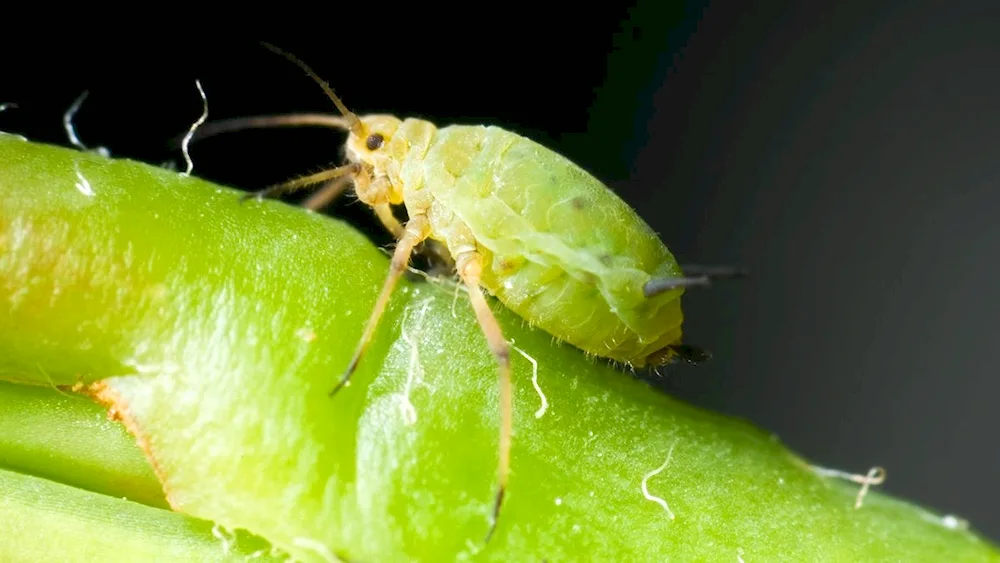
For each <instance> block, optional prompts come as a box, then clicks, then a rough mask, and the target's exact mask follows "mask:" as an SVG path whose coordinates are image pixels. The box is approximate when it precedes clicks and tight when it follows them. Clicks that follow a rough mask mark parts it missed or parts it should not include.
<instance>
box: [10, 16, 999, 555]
mask: <svg viewBox="0 0 1000 563" xmlns="http://www.w3.org/2000/svg"><path fill="white" fill-rule="evenodd" d="M707 4H708V3H705V2H702V3H698V2H688V3H677V2H675V3H666V2H655V1H653V0H643V1H640V2H638V3H637V4H636V5H635V6H631V7H627V6H617V5H616V6H605V7H593V8H588V9H581V8H575V9H574V10H573V11H572V12H571V13H566V12H563V13H560V14H558V15H557V16H546V15H544V14H541V13H535V12H531V13H528V12H517V13H514V14H513V15H511V14H510V13H506V12H505V14H504V15H501V14H497V13H490V14H485V13H484V14H479V15H477V14H475V13H474V12H475V11H476V10H478V9H479V8H474V7H468V8H466V9H465V10H466V11H467V12H468V13H466V14H460V13H456V12H454V11H451V13H450V16H451V17H457V16H464V17H466V18H467V20H466V21H462V22H454V21H452V20H449V19H446V18H444V17H441V16H439V15H433V16H432V15H430V14H426V13H425V14H424V15H423V16H422V17H411V16H410V15H404V14H401V13H397V12H395V11H394V10H392V9H389V8H388V7H387V6H385V5H380V6H377V7H374V8H372V9H371V10H370V11H369V12H368V13H366V14H363V15H356V14H353V13H350V14H345V13H343V12H338V13H337V16H338V18H339V19H338V21H337V22H336V23H331V25H330V26H329V27H328V28H327V29H326V32H325V33H323V34H306V33H302V34H298V35H286V36H284V37H281V36H278V37H266V38H265V39H266V40H268V41H270V42H273V43H276V44H278V45H279V46H281V47H282V48H284V49H287V50H289V51H291V52H293V53H295V54H297V55H298V56H300V57H301V58H303V59H305V60H306V61H307V62H308V63H309V64H311V65H312V66H313V67H314V68H315V69H316V71H317V72H318V73H319V74H320V75H321V76H323V77H325V78H326V79H328V81H329V82H330V83H331V84H332V85H333V87H334V88H335V89H336V90H337V91H338V93H340V94H341V95H342V97H343V98H344V101H345V102H346V103H347V104H348V106H349V107H351V108H352V109H354V110H355V111H357V112H359V113H366V112H391V113H395V114H399V115H406V116H420V117H424V118H427V119H431V120H434V121H436V122H438V123H439V124H441V125H445V124H448V123H452V122H463V123H490V124H496V125H500V126H503V127H506V128H508V129H511V130H514V131H517V132H520V133H522V134H525V135H528V136H531V137H533V138H535V139H536V140H538V141H540V142H542V143H544V144H546V145H548V146H550V147H552V148H554V149H556V150H558V151H559V152H561V153H563V154H565V155H567V156H569V157H570V158H572V159H573V160H575V161H576V162H578V163H580V164H581V165H582V166H584V167H585V168H587V169H588V170H590V171H591V172H593V173H594V174H596V175H597V176H598V177H600V178H602V179H604V180H606V181H608V183H609V184H610V185H612V186H613V187H614V189H615V190H617V192H618V193H619V194H620V195H621V196H622V197H623V198H624V199H625V200H626V201H628V202H630V203H631V204H633V205H634V206H635V207H636V208H637V209H638V211H639V213H640V214H641V215H642V216H643V217H644V218H646V219H647V220H648V221H649V223H650V224H651V225H653V227H654V228H655V229H656V230H657V231H658V232H659V233H660V234H661V235H662V238H663V239H664V241H666V242H667V244H668V245H669V246H670V247H671V249H673V250H674V252H675V254H676V255H677V256H678V258H679V259H680V260H681V261H682V262H689V263H690V262H695V263H731V264H739V265H742V266H745V267H747V268H749V269H750V270H751V271H752V273H753V277H752V278H751V279H750V280H747V281H745V282H740V283H731V284H727V285H720V286H717V288H716V289H713V290H710V291H700V292H694V291H693V292H689V293H688V295H687V296H686V297H685V311H686V315H687V324H686V340H687V341H688V342H689V343H695V344H699V345H702V346H704V347H706V348H709V349H711V350H712V351H713V352H714V354H715V359H714V361H713V362H712V363H710V364H708V365H705V366H702V367H698V368H693V367H687V366H680V367H677V368H672V369H670V370H669V374H668V376H667V379H666V380H663V381H660V382H659V383H660V384H661V385H662V386H663V387H664V388H665V389H666V390H667V391H668V392H670V393H672V394H674V395H676V396H679V397H681V398H683V399H685V400H688V401H690V402H693V403H696V404H699V405H703V406H705V407H708V408H711V409H714V410H718V411H722V412H725V413H728V414H732V415H734V416H739V417H743V418H747V419H749V420H751V421H753V422H754V423H755V424H756V425H758V426H760V427H762V428H765V429H767V430H769V431H772V432H774V433H775V434H776V435H777V436H778V437H779V438H780V439H781V440H783V441H784V442H785V443H787V444H788V445H789V446H790V447H791V448H792V449H794V450H796V451H797V452H800V453H801V454H803V455H805V456H806V457H808V458H809V459H811V460H812V461H814V462H815V463H819V464H822V465H826V466H831V467H837V468H841V469H845V470H851V471H855V472H860V473H863V472H865V471H867V469H868V468H869V467H871V466H872V465H881V466H884V467H885V468H886V469H887V470H888V481H887V482H886V484H885V485H884V489H885V490H887V491H889V492H891V493H893V494H897V495H901V496H904V497H907V498H910V499H912V500H915V501H918V502H920V503H922V504H925V505H927V506H929V507H931V508H934V509H936V510H939V511H942V512H946V513H952V514H956V515H958V516H960V517H963V518H967V519H969V520H970V521H971V523H972V525H973V526H974V527H975V528H977V529H979V530H981V531H983V532H985V533H986V534H987V535H988V536H990V537H992V538H1000V514H998V513H997V512H995V511H994V510H992V508H993V506H994V505H995V502H996V500H997V494H996V492H997V486H996V477H997V470H998V469H1000V461H998V453H997V448H996V442H995V441H994V440H995V434H994V432H996V431H997V426H998V423H1000V414H998V413H997V410H996V407H995V402H996V400H997V397H998V396H1000V393H998V392H1000V383H998V378H997V366H998V363H1000V345H998V342H997V341H996V340H994V338H997V337H998V336H1000V301H998V299H997V297H996V289H997V287H1000V264H998V262H997V260H996V258H997V250H998V249H1000V225H998V224H995V223H994V222H995V221H996V220H997V219H998V218H1000V214H998V213H997V211H998V210H1000V5H998V7H997V8H994V7H991V5H990V3H987V2H981V3H978V4H981V6H980V5H978V4H977V3H972V2H968V3H965V4H963V3H962V2H949V3H945V2H936V3H932V2H924V3H920V2H908V3H903V2H900V3H898V4H893V3H882V4H881V5H880V7H873V6H872V5H867V4H861V3H856V5H853V6H852V5H850V4H851V3H836V4H834V3H826V4H824V3H822V2H798V3H796V2H769V3H767V7H766V8H763V7H748V4H749V3H743V2H733V3H730V4H728V5H724V4H720V3H714V4H713V5H711V6H708V5H707ZM338 9H339V8H338ZM483 9H486V8H483ZM303 15H304V16H308V14H303ZM317 17H319V16H318V15H317ZM379 18H388V19H387V20H386V19H383V20H380V19H379ZM373 22H375V23H373ZM376 23H377V25H376ZM7 49H8V50H7V52H17V53H21V55H20V56H17V57H10V58H7V59H5V61H4V69H3V74H2V76H0V101H7V102H16V103H18V104H19V106H20V107H19V108H18V109H15V110H10V111H7V112H4V113H3V114H0V129H3V130H6V131H11V132H18V133H21V134H24V135H26V136H28V137H29V138H31V139H34V140H39V141H47V142H54V143H59V144H66V137H65V134H64V132H63V130H62V122H61V120H62V114H63V112H64V111H65V110H66V109H67V108H68V107H69V105H70V104H71V103H72V102H73V100H74V98H76V97H77V96H78V95H79V94H80V93H81V92H82V91H83V90H84V89H89V91H90V95H89V98H88V99H87V101H86V102H85V103H84V105H83V107H82V109H81V110H80V112H79V114H78V115H77V117H76V125H77V131H78V133H79V136H80V138H81V140H82V141H83V142H84V143H86V144H88V145H90V146H95V145H102V146H106V147H108V148H109V149H110V150H111V152H112V154H113V155H115V156H120V157H129V158H134V159H138V160H143V161H147V162H151V163H156V164H159V163H162V162H165V161H168V160H173V161H174V162H175V163H177V164H178V165H181V166H182V165H183V161H182V160H181V157H180V153H179V152H178V151H177V150H175V149H172V148H171V147H170V146H169V145H168V144H167V142H168V140H169V139H170V138H172V137H175V136H176V135H178V134H181V133H183V132H184V131H185V130H186V129H187V127H188V126H189V125H190V123H191V122H192V121H193V120H194V119H195V118H196V117H197V116H198V115H199V113H200V111H201V101H200V99H199V97H198V94H197V91H196V89H195V85H194V80H195V79H196V78H198V79H201V81H202V84H203V86H204V88H205V90H206V92H207V94H208V100H209V108H210V118H211V119H213V120H214V119H220V118H226V117H236V116H244V115H252V114H260V113H281V112H290V111H333V110H334V108H333V106H332V105H331V104H330V103H329V102H328V101H327V100H326V99H325V98H324V96H323V94H322V92H321V91H320V89H319V88H318V87H317V86H316V85H315V84H313V83H311V82H310V81H309V79H308V78H306V77H305V76H304V75H303V74H302V73H301V71H299V70H298V69H297V68H295V67H294V66H292V65H291V64H289V63H288V62H287V61H285V60H284V59H282V58H281V57H278V56H276V55H274V54H273V53H270V52H269V51H267V50H265V49H263V48H262V47H260V46H259V45H257V44H256V42H255V40H254V39H248V38H241V39H231V38H226V39H221V38H219V36H218V35H217V34H216V33H214V32H211V31H204V32H198V31H197V30H192V31H189V32H177V33H175V34H172V35H157V36H153V35H152V34H151V35H150V36H147V37H145V38H144V39H142V40H136V39H134V38H130V39H128V40H126V39H122V40H120V41H116V40H114V39H109V38H107V37H104V38H95V37H89V36H87V37H69V36H68V37H66V38H65V39H51V40H47V42H46V43H44V44H42V46H40V47H33V48H31V49H26V48H24V47H23V45H22V44H18V45H14V44H11V45H9V46H7ZM341 142H342V136H341V135H340V134H339V133H337V132H335V131H326V130H318V129H280V130H277V129H275V130H265V131H249V132H244V133H240V134H231V135H225V136H221V137H217V138H213V139H208V140H205V141H203V142H201V143H197V144H195V145H193V147H192V151H191V153H192V156H193V158H194V161H195V173H196V174H198V175H200V176H203V177H206V178H208V179H211V180H215V181H218V182H221V183H225V184H228V185H234V186H237V187H242V188H246V189H257V188H260V187H263V186H266V185H267V184H270V183H274V182H280V181H282V180H286V179H288V178H290V177H293V176H297V175H300V174H303V173H306V172H311V171H316V170H319V169H321V168H322V167H324V166H326V165H328V164H331V163H338V162H340V158H341V154H342V153H341V152H340V151H341V149H340V143H341ZM330 212H331V213H333V214H335V215H337V216H340V217H345V218H347V219H348V220H350V221H352V222H354V223H355V224H356V225H358V226H359V227H361V228H363V229H366V230H368V231H369V232H370V233H371V234H372V236H373V237H375V239H376V240H377V241H378V243H379V244H387V243H389V242H390V241H389V240H388V239H387V238H386V237H385V235H384V234H383V232H382V231H381V229H380V228H378V227H377V225H376V223H375V222H374V221H373V220H372V218H371V215H370V213H369V212H368V211H367V210H366V209H365V208H364V207H363V206H361V205H359V204H357V203H352V202H351V201H350V200H343V201H341V202H339V203H338V204H337V205H335V206H333V207H332V208H331V210H330ZM991 343H992V344H991Z"/></svg>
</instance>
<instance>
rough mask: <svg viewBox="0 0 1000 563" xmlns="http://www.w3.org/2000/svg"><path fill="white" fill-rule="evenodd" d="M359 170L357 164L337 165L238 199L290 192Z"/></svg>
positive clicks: (352, 173) (349, 174) (351, 174)
mask: <svg viewBox="0 0 1000 563" xmlns="http://www.w3.org/2000/svg"><path fill="white" fill-rule="evenodd" d="M360 171H361V166H360V165H359V164H356V163H355V164H346V165H344V166H338V167H337V168H331V169H330V170H324V171H322V172H317V173H316V174H310V175H308V176H303V177H301V178H296V179H294V180H290V181H288V182H283V183H281V184H275V185H273V186H268V187H266V188H264V189H262V190H258V191H256V192H251V193H248V194H246V195H244V196H243V197H242V198H240V201H246V200H248V199H258V200H260V199H264V198H266V197H273V196H276V195H278V194H280V193H284V192H292V191H295V190H298V189H301V188H304V187H306V186H312V185H314V184H319V183H321V182H325V181H328V180H333V179H335V178H339V177H341V176H354V175H356V174H358V173H359V172H360Z"/></svg>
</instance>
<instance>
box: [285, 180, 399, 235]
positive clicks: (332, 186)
mask: <svg viewBox="0 0 1000 563" xmlns="http://www.w3.org/2000/svg"><path fill="white" fill-rule="evenodd" d="M350 185H351V176H341V177H339V178H334V179H333V180H330V181H329V182H327V183H326V184H324V185H323V187H322V188H320V189H319V191H317V192H316V193H314V194H313V195H311V196H309V199H307V200H305V201H304V202H303V203H302V207H305V208H306V209H312V210H313V211H319V210H320V209H322V208H324V207H326V206H327V205H330V204H331V203H333V200H335V199H337V198H338V197H340V194H342V193H344V190H346V189H347V187H348V186H350ZM397 238H398V237H397Z"/></svg>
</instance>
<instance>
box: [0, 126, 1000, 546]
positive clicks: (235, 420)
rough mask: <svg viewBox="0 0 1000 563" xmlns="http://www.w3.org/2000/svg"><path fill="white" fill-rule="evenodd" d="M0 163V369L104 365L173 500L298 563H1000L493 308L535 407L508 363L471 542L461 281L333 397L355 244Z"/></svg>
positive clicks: (373, 286)
mask: <svg viewBox="0 0 1000 563" xmlns="http://www.w3.org/2000/svg"><path fill="white" fill-rule="evenodd" d="M0 162H2V163H3V164H2V166H0V202H2V203H0V251H2V252H0V297H2V298H3V299H4V300H5V301H6V302H8V303H9V304H10V305H9V314H8V315H7V316H6V317H4V319H3V321H0V368H2V369H0V373H5V374H8V375H9V376H10V377H12V378H14V379H18V380H21V381H32V382H41V383H44V382H45V381H47V380H49V379H51V380H52V381H55V382H57V383H60V384H72V383H73V382H75V381H77V380H78V379H82V380H85V381H95V380H97V379H100V378H107V379H105V380H104V381H105V384H106V385H107V387H108V389H109V390H110V391H111V392H112V393H113V394H115V395H117V397H118V398H119V403H118V406H119V410H120V412H122V413H123V414H126V415H127V416H128V417H129V418H131V419H132V421H133V422H134V426H135V428H136V429H137V432H138V433H139V435H140V437H141V438H142V439H143V443H144V444H145V445H146V447H147V451H148V453H149V454H150V455H151V456H152V458H153V461H154V462H155V464H156V466H157V467H158V468H159V470H160V472H161V474H162V475H163V477H164V478H165V489H166V491H167V495H168V498H169V499H170V501H171V503H172V505H173V506H174V507H175V508H176V509H178V510H180V511H183V512H186V513H188V514H190V515H192V516H195V517H198V518H203V519H206V520H213V521H215V522H218V523H220V524H221V525H223V526H225V527H226V528H227V529H238V528H242V529H247V530H249V531H251V532H253V533H255V534H258V535H259V536H261V537H264V538H266V539H268V540H269V541H270V542H272V543H273V544H274V545H275V546H278V547H280V548H281V549H283V550H284V551H286V552H288V553H290V554H292V555H294V556H296V557H298V558H299V559H301V560H303V561H324V560H327V559H329V557H330V556H332V554H335V553H336V554H340V555H341V556H344V557H349V558H350V559H351V560H362V561H402V560H455V559H461V558H464V557H471V556H472V555H473V554H477V557H476V559H477V560H503V561H538V560H541V559H547V560H549V561H567V560H622V561H625V560H630V561H651V560H655V561H664V560H676V561H692V560H699V561H700V560H710V561H716V560H718V561H737V560H738V558H742V559H743V560H744V561H747V562H750V561H763V560H769V561H774V560H789V561H862V560H863V561H898V560H904V561H941V560H948V561H983V560H1000V555H998V553H997V551H996V550H995V548H994V547H993V546H992V545H991V544H989V543H987V542H985V541H983V540H982V539H980V538H979V537H978V536H977V535H975V534H974V533H973V532H971V531H969V530H964V529H961V528H960V527H956V526H954V525H951V524H952V522H953V521H952V520H949V519H942V518H940V517H939V516H937V515H934V514H931V513H930V512H927V511H925V510H923V509H921V508H919V507H915V506H911V505H909V504H907V503H904V502H902V501H899V500H895V499H892V498H888V497H885V496H883V495H880V494H878V493H872V494H870V495H869V496H868V498H867V499H866V502H865V504H864V506H863V507H862V508H861V509H859V510H855V509H854V495H855V492H856V489H855V487H854V486H848V485H845V484H843V483H842V482H839V481H834V480H830V479H826V478H821V477H820V476H818V475H816V474H815V473H813V472H812V471H810V470H809V469H807V468H806V467H804V465H803V464H802V462H801V460H799V459H797V458H796V457H795V456H794V455H792V454H791V453H789V452H788V451H787V450H786V449H785V448H784V447H783V446H782V445H781V444H780V443H779V442H778V441H776V440H774V439H772V437H770V436H768V435H766V434H764V433H762V432H760V431H758V430H755V429H754V428H752V427H751V426H750V425H748V424H746V423H744V422H741V421H736V420H732V419H728V418H724V417H721V416H718V415H715V414H712V413H708V412H705V411H702V410H699V409H695V408H692V407H689V406H687V405H684V404H682V403H679V402H677V401H675V400H673V399H671V398H669V397H667V396H665V395H663V394H661V393H658V392H656V391H654V390H652V389H650V388H649V387H648V386H647V385H645V384H643V383H641V382H639V381H637V380H635V379H633V378H631V377H630V376H628V375H627V374H624V373H621V372H618V371H615V370H613V369H611V368H609V367H607V366H605V365H603V364H602V363H599V362H594V361H591V360H588V359H587V358H585V357H584V355H583V354H582V353H581V352H580V351H578V350H576V349H574V348H571V347H569V346H559V345H554V344H552V339H551V337H550V336H548V335H547V334H545V333H543V332H541V331H534V330H529V329H528V328H526V326H525V323H524V322H523V321H522V320H521V319H520V318H518V317H517V316H515V315H513V314H512V313H510V312H509V311H505V310H503V309H502V308H501V307H500V306H499V305H498V304H496V302H493V303H494V309H495V310H496V311H497V313H498V317H499V320H500V322H501V324H502V325H503V328H504V330H505V332H506V335H507V337H508V338H509V339H513V340H514V341H515V344H516V346H518V347H519V348H521V349H523V350H525V351H526V352H527V353H529V354H530V355H532V356H533V357H534V358H535V359H536V360H537V361H538V364H539V372H538V380H539V384H540V386H541V388H542V390H543V391H544V392H545V394H546V397H547V400H548V410H547V411H546V412H545V413H544V415H543V416H541V417H540V418H536V416H535V413H536V411H537V410H538V409H539V401H540V399H539V396H538V395H537V394H536V392H535V390H534V388H533V387H532V385H531V364H530V363H529V362H528V361H527V360H525V359H524V358H522V357H521V356H520V355H515V356H514V377H515V436H514V446H513V451H512V469H513V474H512V477H511V482H510V488H509V495H508V499H507V503H506V505H505V507H504V511H503V513H502V515H501V522H500V526H499V528H498V530H497V533H496V535H495V536H494V538H493V540H492V541H491V543H490V544H489V545H488V546H486V547H485V548H484V547H483V546H482V544H481V539H482V537H483V535H484V534H485V532H486V529H487V525H488V521H489V520H488V518H489V512H490V508H491V503H492V494H493V483H494V472H495V466H496V456H497V451H496V450H497V425H498V421H499V414H498V409H497V390H496V387H497V383H496V367H495V363H494V361H493V359H492V357H491V356H490V354H489V352H488V350H487V347H486V344H485V342H484V340H483V337H482V335H481V333H480V331H479V328H478V326H477V325H476V323H475V321H474V317H473V315H472V313H471V311H470V310H469V306H468V302H467V300H466V299H465V297H464V295H462V294H460V295H459V299H458V304H457V306H456V307H455V309H454V313H453V309H452V304H453V294H454V292H453V290H452V287H451V286H450V285H445V284H430V283H426V282H421V281H419V280H418V281H409V282H407V283H404V284H402V286H401V289H400V291H399V293H397V295H396V297H395V299H394V300H393V304H392V307H391V309H390V311H389V312H388V314H387V315H386V317H385V321H384V324H383V325H382V328H381V330H380V331H379V333H378V336H377V341H376V343H375V345H374V346H372V348H371V349H370V352H369V354H368V356H367V357H366V359H365V361H364V362H363V363H362V365H361V368H360V369H359V371H358V373H357V376H356V378H355V380H354V384H353V385H352V386H351V387H348V388H347V389H345V390H344V391H342V392H341V393H340V394H339V395H338V396H337V397H335V398H334V399H332V400H331V399H329V398H328V397H327V391H328V389H329V388H330V386H331V385H332V383H333V382H334V380H335V378H336V377H337V376H338V375H339V374H340V373H341V371H342V370H343V368H344V367H345V365H346V363H347V361H348V359H349V358H350V355H351V352H352V351H353V347H354V345H355V343H356V339H357V338H358V336H359V335H360V333H361V328H362V324H363V322H364V320H365V319H366V317H367V315H368V313H369V311H370V308H371V306H372V303H373V302H374V299H375V295H376V294H377V292H378V290H379V287H380V286H381V283H382V280H383V278H384V276H385V273H386V271H387V268H388V260H387V258H386V256H385V254H384V253H382V252H380V251H379V250H378V249H376V248H374V247H372V246H371V245H370V244H369V243H368V242H367V240H366V239H365V238H363V237H362V236H361V235H360V234H358V233H357V232H355V231H354V230H352V229H351V228H349V227H348V226H346V225H344V224H342V223H340V222H338V221H334V220H331V219H328V218H324V217H321V216H318V215H315V214H310V213H306V212H304V211H303V210H301V209H296V208H292V207H290V206H287V205H285V204H282V203H279V202H264V203H263V204H255V203H249V204H243V205H240V204H239V203H238V202H237V198H238V192H236V191H235V190H229V189H226V188H222V187H219V186H215V185H212V184H208V183H206V182H203V181H200V180H197V179H194V178H186V177H182V176H179V175H177V174H176V173H173V172H169V171H167V170H161V169H157V168H154V167H149V166H145V165H140V164H136V163H131V162H125V161H108V160H105V159H102V158H100V157H97V156H94V155H89V154H82V153H79V152H75V151H71V150H66V149H61V148H56V147H49V146H43V145H36V144H31V143H27V142H24V141H20V140H16V139H15V138H13V137H0ZM84 181H85V182H84ZM80 186H84V187H83V188H81V187H80ZM39 367H40V368H41V369H39ZM42 373H44V374H46V375H45V379H42V375H41V374H42ZM730 376H732V377H739V374H738V373H734V374H730ZM404 397H406V400H405V401H404ZM408 406H409V407H411V408H412V409H411V408H408ZM114 447H116V448H118V447H121V446H120V443H117V442H115V443H114ZM671 451H672V455H671V458H670V464H669V465H668V466H667V467H666V468H665V469H664V470H663V471H662V472H660V473H659V474H657V475H655V476H652V477H650V478H649V479H648V482H647V484H648V489H649V492H650V493H651V494H654V495H658V496H660V497H662V498H663V499H665V501H666V502H667V503H669V508H670V510H671V512H672V513H673V514H674V518H673V519H671V518H669V517H668V513H667V511H666V510H665V509H664V507H663V506H661V505H660V504H658V503H656V502H653V501H650V500H647V499H646V498H644V496H643V493H642V489H641V485H642V483H643V478H644V476H645V475H647V474H648V473H649V472H650V471H652V470H654V469H656V468H658V467H659V466H661V464H663V462H664V460H665V458H666V457H667V455H668V452H671ZM0 533H3V532H0ZM0 539H2V543H4V544H5V545H6V546H8V547H7V549H8V550H9V549H10V548H9V545H10V542H12V541H16V540H12V539H11V538H10V536H7V537H2V538H0Z"/></svg>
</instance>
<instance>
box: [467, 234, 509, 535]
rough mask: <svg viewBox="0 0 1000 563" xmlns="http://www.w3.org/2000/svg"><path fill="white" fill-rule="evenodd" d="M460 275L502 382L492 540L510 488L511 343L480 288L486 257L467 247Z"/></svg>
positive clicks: (489, 533)
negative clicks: (505, 496) (498, 458)
mask: <svg viewBox="0 0 1000 563" xmlns="http://www.w3.org/2000/svg"><path fill="white" fill-rule="evenodd" d="M456 264H457V266H458V273H459V276H461V278H462V282H464V283H465V287H466V288H468V290H469V299H470V300H471V301H472V308H473V310H475V312H476V319H477V320H478V321H479V326H480V328H481V329H482V330H483V334H484V335H485V336H486V342H487V343H488V344H489V347H490V351H491V352H493V356H494V357H495V358H496V360H497V365H498V368H499V383H500V443H499V446H500V452H499V453H500V461H499V464H498V465H497V493H496V499H495V500H494V504H493V522H492V524H491V525H490V530H489V532H488V533H487V534H486V541H489V539H490V537H491V536H492V535H493V532H494V530H496V526H497V519H498V518H499V516H500V507H501V505H502V504H503V498H504V494H505V493H506V491H507V480H508V477H509V475H510V445H511V429H512V426H513V421H512V420H513V413H512V406H511V383H510V345H509V344H508V343H507V340H506V339H504V336H503V331H502V330H501V329H500V324H499V323H497V319H496V317H495V316H494V315H493V311H492V310H490V306H489V304H488V303H487V302H486V297H485V296H484V295H483V292H482V289H480V286H479V283H480V276H481V275H482V271H483V257H482V255H480V254H479V253H478V252H475V251H467V252H464V253H462V254H460V255H459V256H458V259H457V260H456Z"/></svg>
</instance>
